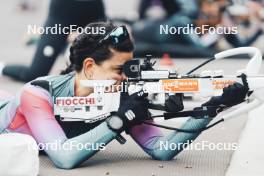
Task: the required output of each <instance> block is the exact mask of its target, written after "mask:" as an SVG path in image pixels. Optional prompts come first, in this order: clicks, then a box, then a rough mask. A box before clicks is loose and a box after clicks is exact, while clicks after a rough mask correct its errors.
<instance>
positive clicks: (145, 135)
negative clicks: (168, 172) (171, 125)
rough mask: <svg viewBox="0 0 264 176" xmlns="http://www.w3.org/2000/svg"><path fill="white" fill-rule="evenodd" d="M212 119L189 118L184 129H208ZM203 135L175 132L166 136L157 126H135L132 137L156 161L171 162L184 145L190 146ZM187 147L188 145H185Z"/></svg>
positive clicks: (131, 132)
mask: <svg viewBox="0 0 264 176" xmlns="http://www.w3.org/2000/svg"><path fill="white" fill-rule="evenodd" d="M210 121H211V119H194V118H189V119H188V120H187V121H186V122H185V123H184V124H183V125H182V127H181V128H182V129H186V130H192V129H193V130H195V129H199V128H203V127H206V126H207V125H208V124H209V123H210ZM200 134H201V133H183V132H176V131H173V132H171V133H170V134H168V135H164V134H163V133H162V131H161V130H160V129H159V128H158V127H155V126H150V125H146V124H142V125H137V126H134V127H133V128H132V129H131V131H130V135H131V136H132V138H133V139H134V140H135V141H136V142H137V143H138V144H139V146H140V147H141V148H142V149H143V150H144V151H145V152H146V153H147V154H149V155H150V156H151V157H152V158H153V159H156V160H171V159H173V158H174V157H175V156H176V155H177V154H178V153H180V152H181V151H182V150H183V145H182V144H190V143H191V142H192V141H193V140H195V139H196V138H197V137H198V136H199V135H200ZM172 143H174V144H176V146H177V149H176V150H175V149H173V148H169V147H168V148H165V147H164V146H165V145H168V146H170V144H172ZM184 146H186V145H184Z"/></svg>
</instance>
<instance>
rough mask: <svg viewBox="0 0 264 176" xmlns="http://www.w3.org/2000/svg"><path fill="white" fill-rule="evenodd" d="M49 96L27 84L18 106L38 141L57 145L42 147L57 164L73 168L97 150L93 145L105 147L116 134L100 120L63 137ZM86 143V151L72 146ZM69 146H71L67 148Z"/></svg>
mask: <svg viewBox="0 0 264 176" xmlns="http://www.w3.org/2000/svg"><path fill="white" fill-rule="evenodd" d="M49 98H50V97H48V96H47V94H46V92H44V91H42V89H40V88H37V87H34V86H28V87H26V88H25V89H24V90H23V91H22V93H21V98H20V106H19V108H20V111H21V112H22V113H23V115H24V116H25V118H26V121H27V124H28V126H29V128H30V129H31V131H32V134H33V137H34V138H35V140H36V141H37V142H38V143H39V144H44V145H46V146H48V145H49V144H56V145H57V146H58V148H57V149H53V148H51V149H49V148H45V149H44V150H45V152H46V153H47V154H48V156H49V157H50V159H51V160H52V161H53V163H54V164H55V165H56V166H57V167H59V168H63V169H72V168H74V167H76V166H77V165H79V164H81V163H82V162H83V161H85V160H87V159H88V158H90V157H91V156H93V155H94V154H95V153H96V152H98V151H99V147H97V148H96V146H105V145H106V144H107V143H109V142H110V141H112V140H113V139H114V138H115V137H116V133H115V132H113V131H112V130H110V129H109V128H108V127H107V124H106V122H103V123H102V124H100V125H99V126H97V127H96V128H94V129H93V130H90V131H89V132H86V133H84V134H82V135H79V136H77V137H74V138H71V139H67V137H66V135H65V133H64V132H63V130H62V128H61V126H60V125H59V124H58V123H57V121H56V119H55V117H54V112H53V109H52V105H51V104H50V102H49ZM89 144H90V147H88V148H90V150H89V149H85V148H84V149H78V147H76V145H79V147H85V146H88V145H89ZM71 145H72V148H71V149H69V146H71ZM91 145H94V147H93V148H92V146H91Z"/></svg>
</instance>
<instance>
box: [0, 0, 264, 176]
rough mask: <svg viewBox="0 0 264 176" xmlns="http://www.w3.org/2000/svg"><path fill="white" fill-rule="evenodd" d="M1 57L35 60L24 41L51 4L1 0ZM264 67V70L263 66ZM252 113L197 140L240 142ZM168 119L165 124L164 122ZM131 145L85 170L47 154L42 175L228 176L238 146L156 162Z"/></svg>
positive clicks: (182, 68) (4, 86) (5, 81)
mask: <svg viewBox="0 0 264 176" xmlns="http://www.w3.org/2000/svg"><path fill="white" fill-rule="evenodd" d="M0 3H1V5H0V13H1V15H0V21H1V31H0V39H1V42H0V46H1V49H0V61H1V62H5V63H16V64H17V63H21V64H26V65H28V64H30V62H31V58H32V56H33V54H34V50H35V47H34V46H33V47H26V46H25V45H24V44H23V39H24V37H25V33H26V30H27V25H28V24H37V25H41V24H42V22H43V20H44V19H45V11H46V5H47V2H45V1H39V3H40V7H41V8H40V9H39V11H38V12H26V13H22V12H19V11H17V10H16V8H15V4H16V3H17V1H14V0H11V1H1V2H0ZM66 60H67V59H65V58H64V57H62V56H61V57H60V58H58V60H57V62H56V65H55V66H54V68H53V69H52V72H51V74H58V73H59V72H60V70H62V69H63V68H64V67H65V65H66ZM203 60H204V59H175V60H174V62H175V67H176V68H177V69H178V70H179V72H182V73H184V72H186V71H187V70H190V69H191V68H193V66H195V65H197V64H199V63H201V62H202V61H203ZM247 61H248V60H246V59H226V60H220V61H217V62H214V63H211V64H208V65H207V66H206V67H205V69H224V70H225V73H227V74H232V73H235V70H237V69H242V68H244V66H245V65H246V63H247ZM262 70H263V68H262ZM22 86H23V84H22V83H18V82H15V81H13V80H11V79H9V78H5V77H0V89H1V90H6V91H9V92H11V93H15V92H17V91H18V90H19V89H20V88H21V87H22ZM199 104H201V102H200V101H199V100H197V101H195V102H192V103H190V102H187V106H188V107H191V106H197V105H199ZM246 119H247V115H243V116H241V117H239V118H236V119H233V120H230V121H228V122H226V123H222V124H220V125H217V126H216V127H215V128H213V129H211V130H208V131H205V132H203V133H202V135H200V137H199V138H198V139H197V140H196V143H199V142H202V141H209V142H212V143H215V144H216V143H220V142H221V143H226V144H228V143H237V142H238V139H239V137H240V134H241V131H242V130H243V128H244V125H245V122H246ZM163 123H164V122H163ZM165 123H166V124H169V125H171V126H179V125H180V124H181V123H182V121H174V120H171V121H168V122H165ZM126 138H127V139H128V143H127V144H125V145H123V146H121V145H120V144H118V143H117V142H116V141H113V142H111V144H110V145H109V146H107V148H106V150H105V151H102V152H99V153H98V154H96V155H95V156H94V157H92V158H91V159H90V160H88V161H87V162H85V163H84V164H83V165H82V166H81V167H80V168H77V169H74V170H69V171H68V170H67V171H65V170H60V169H57V168H55V167H54V166H53V165H52V163H51V162H50V160H49V159H48V158H47V157H45V156H41V157H40V158H41V160H40V175H41V176H51V175H58V176H59V175H63V176H67V175H69V176H74V175H79V176H84V175H113V176H119V175H131V176H132V175H138V176H143V175H144V176H146V175H150V176H154V175H155V176H158V175H168V176H169V175H170V176H178V175H180V176H187V175H188V176H189V175H191V176H200V175H203V176H204V175H210V176H223V175H225V172H226V170H227V168H228V166H229V164H230V159H231V156H232V154H233V152H234V151H232V150H213V151H212V150H209V149H205V150H201V151H197V150H186V151H183V152H182V153H180V154H179V155H178V156H177V157H175V159H174V160H172V161H168V162H161V161H155V160H151V158H150V157H148V156H147V155H146V154H145V153H144V152H143V151H142V150H141V149H140V148H139V147H138V146H137V144H136V143H135V142H133V141H132V140H131V139H130V138H129V136H126Z"/></svg>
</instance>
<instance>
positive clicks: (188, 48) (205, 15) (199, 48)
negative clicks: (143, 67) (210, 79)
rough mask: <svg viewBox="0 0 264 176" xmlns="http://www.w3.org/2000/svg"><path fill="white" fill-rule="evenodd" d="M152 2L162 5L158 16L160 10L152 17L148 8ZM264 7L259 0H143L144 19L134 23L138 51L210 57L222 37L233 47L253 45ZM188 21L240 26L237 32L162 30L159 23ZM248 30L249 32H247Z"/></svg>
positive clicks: (185, 23) (182, 24)
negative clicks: (197, 32) (169, 32)
mask: <svg viewBox="0 0 264 176" xmlns="http://www.w3.org/2000/svg"><path fill="white" fill-rule="evenodd" d="M151 6H159V7H162V9H163V13H160V14H162V15H161V16H160V17H159V18H157V14H156V15H154V17H153V18H150V15H149V14H151V13H150V12H151V10H150V11H148V10H147V9H151ZM252 6H253V8H252ZM156 9H157V8H156ZM261 9H263V8H262V6H261V4H260V3H259V2H256V1H234V2H233V1H228V0H215V1H212V0H199V1H192V0H190V1H181V0H160V1H157V0H155V1H150V0H148V1H141V5H140V8H139V14H140V15H139V16H140V20H141V21H139V22H135V23H134V24H133V25H132V31H133V34H134V37H135V40H136V49H137V50H136V55H139V56H142V55H143V54H144V53H146V51H148V52H149V53H152V54H154V55H158V56H162V55H163V53H170V55H172V56H174V57H209V56H212V55H213V54H214V53H216V52H218V51H219V50H221V48H220V47H219V44H220V42H222V41H223V40H225V43H227V45H230V47H241V46H249V45H252V44H253V43H254V42H255V41H256V40H257V39H258V38H259V37H260V36H261V35H262V33H263V29H262V26H261V25H257V26H254V23H262V22H261V20H262V17H261V13H263V11H260V10H261ZM260 12H261V13H260ZM154 14H155V13H154ZM188 25H189V26H190V25H193V27H202V26H207V28H209V27H214V28H218V27H226V28H232V27H237V29H238V32H237V33H235V34H217V33H214V34H211V33H203V34H195V33H189V34H183V33H181V34H178V33H177V34H161V33H160V26H163V27H164V26H169V27H176V28H177V27H185V26H188ZM252 26H253V27H252ZM252 28H254V29H253V30H252ZM245 31H246V32H245ZM245 33H247V35H244V34H245ZM245 36H246V37H245Z"/></svg>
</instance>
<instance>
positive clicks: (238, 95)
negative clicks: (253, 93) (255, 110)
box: [202, 83, 249, 107]
mask: <svg viewBox="0 0 264 176" xmlns="http://www.w3.org/2000/svg"><path fill="white" fill-rule="evenodd" d="M248 90H249V89H248V88H247V87H246V86H243V85H242V84H240V83H234V84H232V85H229V86H228V87H225V88H224V89H223V94H222V95H221V96H215V97H212V98H211V99H210V100H209V101H208V102H206V103H204V104H202V106H219V105H225V106H228V107H230V106H234V105H237V104H239V103H242V102H243V101H244V100H245V98H246V95H247V93H248Z"/></svg>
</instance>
